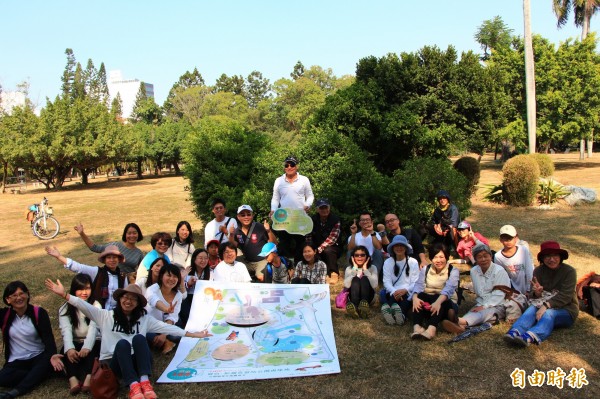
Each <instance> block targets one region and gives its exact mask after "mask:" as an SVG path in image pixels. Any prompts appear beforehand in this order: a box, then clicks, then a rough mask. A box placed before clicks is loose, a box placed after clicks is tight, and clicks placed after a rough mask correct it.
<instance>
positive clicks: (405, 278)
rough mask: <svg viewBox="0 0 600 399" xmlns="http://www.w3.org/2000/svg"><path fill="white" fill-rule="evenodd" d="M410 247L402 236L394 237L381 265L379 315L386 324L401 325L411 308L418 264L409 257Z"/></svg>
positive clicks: (417, 275)
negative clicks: (386, 257)
mask: <svg viewBox="0 0 600 399" xmlns="http://www.w3.org/2000/svg"><path fill="white" fill-rule="evenodd" d="M412 252H413V250H412V246H411V245H410V244H409V243H408V240H407V239H406V237H404V236H403V235H400V234H398V235H397V236H394V238H393V239H392V242H391V243H389V244H388V253H389V254H390V257H389V258H388V259H387V260H386V261H385V263H384V264H383V286H384V288H385V295H384V296H382V301H381V302H382V305H381V313H382V314H383V319H384V320H385V322H386V323H387V324H390V325H393V324H398V325H400V326H401V325H403V324H404V321H405V320H406V318H407V317H408V312H409V311H410V308H411V306H412V301H411V300H412V294H413V289H414V286H415V283H416V282H417V278H418V277H419V262H417V260H416V259H415V258H412V257H410V256H409V255H411V254H412Z"/></svg>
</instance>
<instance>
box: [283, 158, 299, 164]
mask: <svg viewBox="0 0 600 399" xmlns="http://www.w3.org/2000/svg"><path fill="white" fill-rule="evenodd" d="M283 163H284V164H286V163H293V164H294V165H298V160H297V159H296V157H292V156H289V157H287V158H286V159H285V161H283Z"/></svg>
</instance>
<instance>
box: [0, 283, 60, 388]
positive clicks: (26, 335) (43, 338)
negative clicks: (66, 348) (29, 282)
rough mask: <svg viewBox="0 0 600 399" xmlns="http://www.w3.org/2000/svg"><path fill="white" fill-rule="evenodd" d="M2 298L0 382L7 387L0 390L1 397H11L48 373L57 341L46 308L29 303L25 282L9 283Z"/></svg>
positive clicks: (42, 379)
mask: <svg viewBox="0 0 600 399" xmlns="http://www.w3.org/2000/svg"><path fill="white" fill-rule="evenodd" d="M2 299H3V300H4V303H5V304H6V305H8V307H7V308H2V309H0V323H1V324H0V325H1V326H2V342H3V343H4V359H5V363H4V366H3V367H2V369H1V370H0V386H1V387H8V388H10V391H7V392H2V393H0V398H2V399H10V398H16V397H17V396H21V395H25V394H26V393H28V392H29V391H31V390H32V389H33V388H35V387H36V386H38V385H39V384H40V383H42V382H43V381H44V380H45V379H46V377H48V374H49V373H50V370H51V369H52V367H51V365H50V358H51V357H52V355H54V354H56V344H55V343H54V335H52V326H51V325H50V317H48V312H46V311H45V310H44V309H43V308H40V307H37V306H32V305H30V304H29V290H28V289H27V287H26V286H25V284H23V283H22V282H21V281H13V282H10V283H8V285H7V286H6V288H4V294H3V295H2Z"/></svg>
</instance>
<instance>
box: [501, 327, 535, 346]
mask: <svg viewBox="0 0 600 399" xmlns="http://www.w3.org/2000/svg"><path fill="white" fill-rule="evenodd" d="M504 342H506V343H507V344H509V345H513V346H520V347H527V346H529V342H527V340H525V339H523V336H522V335H521V333H520V332H519V330H515V329H514V328H511V329H510V330H508V332H507V333H506V334H504Z"/></svg>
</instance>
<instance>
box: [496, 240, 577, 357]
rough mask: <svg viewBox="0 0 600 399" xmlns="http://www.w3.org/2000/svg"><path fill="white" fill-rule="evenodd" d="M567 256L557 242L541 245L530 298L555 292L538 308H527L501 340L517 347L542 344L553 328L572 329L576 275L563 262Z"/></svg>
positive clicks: (575, 310)
mask: <svg viewBox="0 0 600 399" xmlns="http://www.w3.org/2000/svg"><path fill="white" fill-rule="evenodd" d="M568 258H569V253H568V252H567V251H565V250H564V249H562V248H561V247H560V244H559V243H557V242H556V241H546V242H543V243H542V245H541V248H540V252H539V253H538V255H537V259H538V261H539V262H540V265H539V266H538V267H536V268H535V269H534V270H533V281H532V285H531V296H532V297H533V298H541V297H543V296H544V294H545V293H547V292H553V291H555V292H556V293H555V295H553V296H552V297H551V298H550V299H547V300H546V301H545V302H543V303H542V304H540V305H539V306H535V305H532V306H529V307H528V308H527V310H526V311H525V312H524V313H523V315H522V316H521V317H519V318H518V319H517V321H516V322H515V324H513V326H512V328H511V329H510V330H509V331H508V333H506V335H505V336H504V340H505V341H506V342H507V343H509V344H512V345H516V346H522V347H525V346H529V345H530V344H532V343H533V344H537V345H539V344H541V343H542V342H543V341H545V340H546V339H547V338H548V337H549V336H550V334H551V333H552V330H554V328H556V327H571V326H572V325H573V323H575V320H576V319H577V315H578V314H579V307H578V303H577V292H576V290H575V287H576V284H577V272H576V271H575V269H574V268H573V267H572V266H569V265H567V264H566V263H564V261H565V260H566V259H568Z"/></svg>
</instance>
